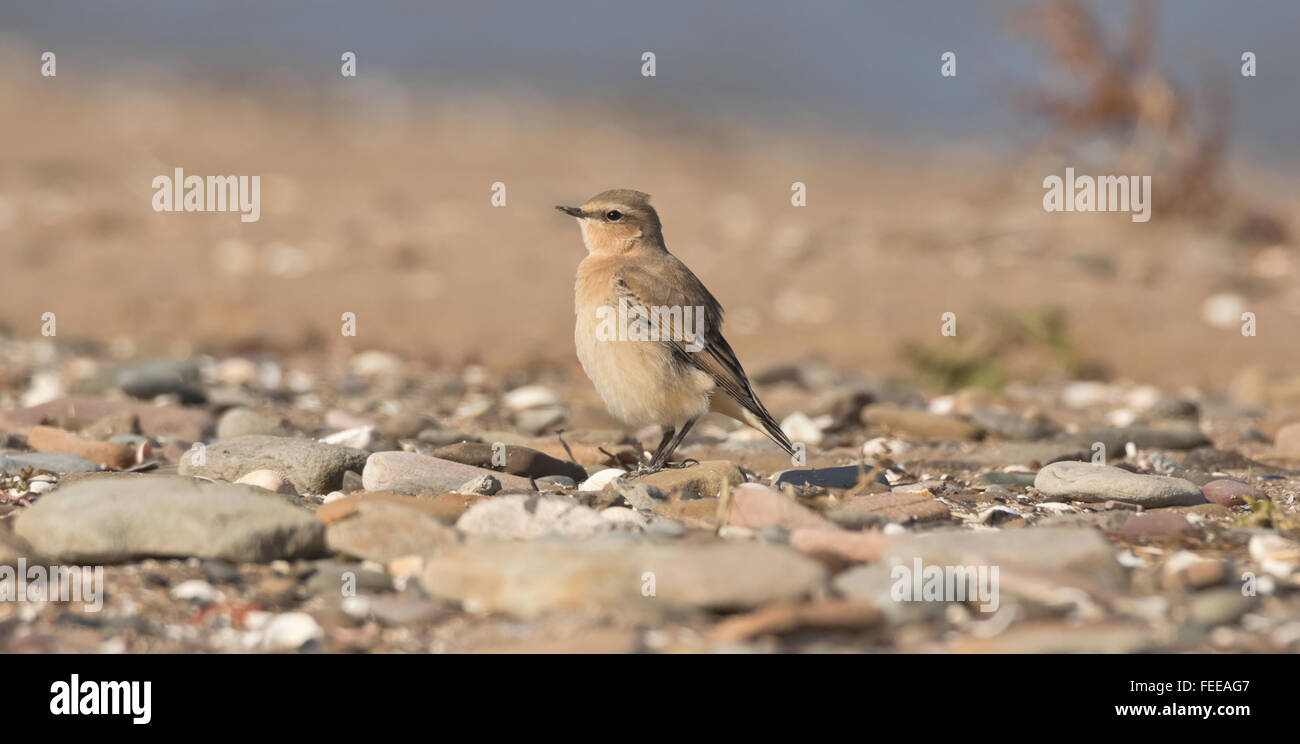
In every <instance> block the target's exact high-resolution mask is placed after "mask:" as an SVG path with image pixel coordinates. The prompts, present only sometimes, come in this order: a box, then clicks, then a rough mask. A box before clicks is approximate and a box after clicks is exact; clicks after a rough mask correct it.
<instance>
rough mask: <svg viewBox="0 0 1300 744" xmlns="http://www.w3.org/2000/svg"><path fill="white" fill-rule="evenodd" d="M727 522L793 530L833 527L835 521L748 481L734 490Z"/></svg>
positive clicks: (737, 524) (749, 526)
mask: <svg viewBox="0 0 1300 744" xmlns="http://www.w3.org/2000/svg"><path fill="white" fill-rule="evenodd" d="M727 524H728V525H731V526H733V527H747V528H750V529H762V528H764V527H781V528H783V529H787V530H793V529H797V528H800V527H811V528H816V529H820V530H834V529H836V526H835V524H834V523H832V522H830V521H829V520H827V519H826V518H825V517H822V516H821V515H819V514H817V513H816V512H814V511H813V510H811V509H809V508H808V507H806V506H803V505H801V504H800V503H799V502H797V501H795V500H794V499H792V498H790V497H789V496H786V495H785V494H783V493H781V492H780V491H774V490H772V489H771V488H768V487H767V486H763V485H760V484H758V483H745V484H743V485H739V486H736V487H735V488H733V489H731V508H730V511H729V512H728V514H727Z"/></svg>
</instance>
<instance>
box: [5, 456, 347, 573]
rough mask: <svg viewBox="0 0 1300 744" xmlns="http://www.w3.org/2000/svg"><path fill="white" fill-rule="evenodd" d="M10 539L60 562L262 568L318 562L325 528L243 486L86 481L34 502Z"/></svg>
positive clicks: (142, 479)
mask: <svg viewBox="0 0 1300 744" xmlns="http://www.w3.org/2000/svg"><path fill="white" fill-rule="evenodd" d="M14 533H15V534H17V535H19V536H20V537H22V538H24V539H25V540H27V541H28V542H30V543H31V544H32V546H33V547H35V548H36V549H37V550H38V551H40V552H41V553H43V554H46V555H50V556H52V557H57V558H59V559H60V560H65V561H72V562H89V563H117V562H121V561H126V560H132V559H136V558H139V557H143V556H159V557H173V556H196V557H199V558H220V559H224V560H229V561H234V562H253V563H264V562H268V561H272V560H276V559H281V558H299V557H311V556H315V555H319V554H321V553H322V552H324V550H325V525H323V524H321V523H320V521H318V520H317V519H316V518H315V517H314V516H312V514H311V512H309V511H307V510H305V509H300V508H298V507H295V506H292V505H290V504H287V503H285V501H284V500H283V498H282V497H280V496H276V495H272V494H269V493H266V492H265V491H264V490H262V489H254V488H252V487H250V486H242V485H231V484H221V483H208V482H204V481H197V480H194V479H191V478H183V477H178V476H167V475H138V476H135V477H132V478H94V479H86V480H82V481H78V482H76V483H72V484H68V485H64V486H62V487H60V488H58V489H57V490H54V491H51V492H49V493H47V494H44V495H42V496H41V498H40V500H39V501H37V502H36V503H35V504H33V505H32V506H31V507H30V508H28V509H25V510H23V511H22V512H21V513H20V514H19V515H18V517H17V519H15V520H14Z"/></svg>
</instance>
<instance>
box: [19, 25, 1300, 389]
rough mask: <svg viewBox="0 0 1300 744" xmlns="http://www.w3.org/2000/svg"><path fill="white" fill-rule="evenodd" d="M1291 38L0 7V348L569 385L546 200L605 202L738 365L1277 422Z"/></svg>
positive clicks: (1292, 251) (1137, 29) (564, 306)
mask: <svg viewBox="0 0 1300 744" xmlns="http://www.w3.org/2000/svg"><path fill="white" fill-rule="evenodd" d="M465 5H468V4H465ZM1297 28H1300V4H1296V3H1293V2H1283V1H1280V0H1279V1H1278V2H1245V3H1234V4H1228V3H1223V2H1219V1H1217V0H1185V1H1183V2H1177V3H1174V2H1167V3H1163V4H1158V5H1157V4H1149V3H1130V2H1118V1H1116V2H1092V3H1076V2H1028V1H1018V0H1006V1H999V2H992V1H990V2H966V1H958V0H952V1H948V2H942V1H932V2H924V3H897V2H818V3H809V4H797V3H788V2H767V1H756V2H743V3H742V2H714V3H696V2H685V1H678V0H668V1H666V2H657V3H610V2H568V1H566V2H548V3H530V2H522V1H520V2H501V1H489V2H479V3H474V4H473V7H464V6H462V4H453V3H429V4H425V3H416V2H396V1H384V0H377V1H375V2H365V3H356V2H342V1H336V0H312V1H311V2H277V3H258V2H230V3H220V4H218V3H204V4H198V3H194V4H189V3H179V4H178V3H171V2H161V1H155V0H143V1H141V0H135V1H132V2H127V1H121V2H109V1H103V0H101V1H97V2H80V3H79V2H58V1H51V2H40V3H13V2H8V3H4V4H3V7H0V109H3V111H4V112H5V115H4V117H3V119H2V120H0V128H2V129H3V134H4V137H3V145H0V337H7V338H10V339H17V340H19V341H25V340H32V339H38V340H39V339H40V338H41V327H42V320H41V318H42V314H43V313H46V312H54V313H55V314H56V316H57V324H58V325H57V328H58V336H57V343H58V344H59V345H71V346H74V347H77V348H80V349H84V350H85V352H86V353H87V354H90V355H104V356H111V357H118V358H122V359H127V358H143V357H173V358H188V357H192V356H195V355H199V354H213V355H229V354H248V353H262V352H277V353H281V354H308V355H310V354H318V355H323V356H325V357H327V358H330V357H335V356H337V357H344V356H350V355H352V354H354V353H356V352H358V351H361V350H369V349H373V350H385V351H390V352H393V353H395V354H397V355H400V356H402V357H404V358H408V359H414V360H422V361H423V363H427V364H428V365H431V366H451V365H463V364H467V363H474V364H478V365H482V366H484V367H487V368H492V369H498V370H516V369H531V370H551V371H553V372H555V373H556V374H573V373H576V371H577V369H578V367H577V362H576V360H575V358H574V354H573V347H572V323H573V317H572V314H573V310H572V286H573V285H572V282H573V275H574V272H575V269H576V266H577V264H578V262H579V261H580V260H581V259H582V257H583V255H584V251H583V248H582V245H581V242H580V238H579V235H578V230H577V228H576V226H575V225H574V224H573V222H572V220H570V219H567V218H564V217H563V216H561V215H558V214H557V213H556V212H555V211H554V210H553V209H552V205H555V204H573V203H579V202H581V201H583V200H585V199H586V198H588V197H589V196H591V195H593V194H595V193H597V192H599V191H602V190H604V189H607V188H614V187H625V188H634V189H639V190H642V191H647V192H649V193H651V194H652V195H653V197H654V203H655V204H656V206H657V207H658V208H659V211H660V213H661V215H662V217H663V219H664V222H665V235H666V238H667V242H668V247H669V249H670V250H671V251H673V252H674V253H675V254H677V255H678V256H679V257H681V258H682V259H683V260H684V261H686V263H687V264H688V265H690V266H691V267H692V268H693V269H694V270H695V272H696V273H697V274H698V275H699V276H700V277H701V278H702V279H703V280H704V282H705V283H706V284H708V285H709V286H710V288H711V289H712V290H713V292H714V294H715V295H716V296H717V297H718V298H719V299H720V300H721V302H722V303H723V304H724V306H725V307H727V308H728V321H727V322H728V325H727V327H726V332H727V335H728V337H729V338H730V340H731V343H732V345H733V346H734V347H735V348H736V350H737V352H738V354H739V356H740V357H741V359H742V360H744V361H745V362H746V365H747V366H748V367H749V368H750V369H751V371H754V370H755V369H758V370H763V369H767V370H772V369H778V368H779V366H780V365H782V364H787V363H804V362H808V361H809V360H816V361H819V362H821V363H824V364H826V365H828V366H830V367H834V368H839V369H851V370H855V371H857V372H858V373H866V374H872V375H881V376H893V377H900V378H906V379H908V380H910V381H912V382H916V383H921V384H924V385H926V386H927V387H929V388H932V389H939V390H952V389H959V388H964V387H970V386H983V387H991V388H998V387H1001V386H1005V385H1007V384H1008V383H1010V382H1013V381H1028V382H1033V381H1038V380H1063V379H1099V380H1117V379H1120V380H1136V381H1141V382H1144V383H1151V384H1156V385H1159V386H1162V387H1166V388H1175V389H1176V388H1177V387H1178V386H1184V385H1201V386H1212V387H1214V388H1216V389H1229V390H1231V391H1234V392H1233V394H1234V395H1235V396H1237V397H1238V398H1240V399H1243V400H1246V401H1257V402H1268V399H1269V398H1276V397H1278V396H1282V397H1285V398H1287V399H1288V401H1289V402H1291V403H1295V402H1297V401H1300V377H1298V376H1297V374H1298V373H1300V370H1297V368H1296V359H1297V350H1296V339H1297V330H1300V285H1297V283H1296V280H1295V269H1296V263H1297V255H1296V238H1295V235H1296V234H1297V230H1298V229H1300V207H1297V205H1298V204H1300V200H1297V192H1300V185H1298V182H1297V180H1296V175H1297V173H1298V172H1300V147H1297V146H1296V145H1297V124H1298V123H1300V116H1298V114H1300V96H1298V95H1297V90H1296V86H1297V81H1298V80H1300V76H1297V75H1296V74H1295V71H1296V70H1297V69H1300V45H1297V44H1296V43H1295V39H1296V29H1297ZM45 51H52V52H54V53H55V54H56V55H57V73H58V74H57V77H42V76H41V74H40V56H41V54H42V52H45ZM348 51H350V52H355V54H356V55H357V70H358V74H357V76H356V77H355V78H350V77H343V76H342V75H340V67H341V65H342V62H341V60H340V55H341V54H342V53H343V52H348ZM647 51H649V52H653V53H654V54H655V55H656V75H655V76H654V77H643V76H642V74H641V70H642V54H643V53H644V52H647ZM949 51H951V52H953V53H955V54H956V56H957V75H956V77H952V78H946V77H942V76H941V75H940V64H941V60H940V56H941V55H942V54H943V53H944V52H949ZM1245 51H1251V52H1254V53H1255V55H1257V59H1258V75H1257V76H1256V77H1243V76H1242V75H1241V72H1240V70H1241V66H1242V61H1241V55H1242V53H1243V52H1245ZM1067 166H1068V167H1073V168H1075V169H1076V171H1077V172H1078V173H1086V174H1091V175H1109V174H1137V175H1146V174H1150V175H1152V176H1153V181H1154V185H1153V191H1154V199H1155V204H1154V208H1153V212H1152V214H1153V216H1152V219H1151V221H1150V222H1148V223H1134V222H1131V221H1130V218H1129V215H1128V214H1127V213H1110V214H1106V213H1097V214H1082V213H1067V214H1062V213H1053V214H1049V213H1046V212H1044V210H1043V208H1042V197H1043V186H1042V181H1043V179H1044V177H1045V176H1048V175H1052V174H1055V175H1058V176H1063V175H1064V170H1065V168H1066V167H1067ZM174 168H184V169H185V171H186V173H187V174H198V175H205V176H206V175H226V174H235V175H260V176H261V177H262V194H261V204H262V216H261V219H260V221H258V222H255V223H243V222H241V221H240V220H239V216H238V214H234V213H205V214H197V213H196V214H185V213H170V214H169V213H156V212H154V211H153V209H152V207H151V199H152V197H153V188H152V186H151V182H152V180H153V178H154V177H155V176H158V175H170V174H171V173H172V171H173V169H174ZM498 181H499V182H503V183H504V184H505V185H506V189H507V205H506V206H504V207H494V206H492V203H491V197H492V190H491V185H492V184H493V183H494V182H498ZM796 181H797V182H802V183H804V184H806V185H807V195H808V196H807V206H806V207H794V206H792V205H791V201H790V197H791V184H792V183H794V182H796ZM1245 311H1249V312H1254V313H1255V314H1256V316H1257V318H1258V336H1256V337H1243V336H1242V334H1241V332H1240V327H1241V313H1242V312H1245ZM345 312H352V313H356V316H357V336H356V337H355V338H345V337H343V336H341V334H340V332H339V329H340V326H341V320H340V318H341V315H342V314H343V313H345ZM947 312H953V313H956V316H957V319H958V336H957V337H956V338H945V337H943V336H941V335H940V327H941V323H942V320H941V318H942V316H943V314H944V313H947ZM15 374H16V373H15ZM10 383H11V384H13V385H15V386H17V387H22V386H24V385H25V383H19V382H15V381H10ZM29 402H30V401H29Z"/></svg>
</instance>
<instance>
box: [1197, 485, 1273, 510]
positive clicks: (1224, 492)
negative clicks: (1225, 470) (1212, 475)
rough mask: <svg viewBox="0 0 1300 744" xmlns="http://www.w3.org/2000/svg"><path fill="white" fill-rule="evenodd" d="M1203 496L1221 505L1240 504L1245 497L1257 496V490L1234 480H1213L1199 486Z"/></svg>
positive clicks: (1243, 502)
mask: <svg viewBox="0 0 1300 744" xmlns="http://www.w3.org/2000/svg"><path fill="white" fill-rule="evenodd" d="M1201 492H1202V493H1204V494H1205V498H1207V499H1209V500H1210V501H1213V502H1214V503H1216V504H1222V505H1223V506H1242V505H1244V504H1245V503H1246V497H1250V498H1252V499H1256V498H1259V492H1258V491H1256V490H1255V489H1254V488H1253V487H1251V486H1249V485H1247V484H1245V483H1242V482H1241V481H1235V480H1227V479H1220V480H1213V481H1210V482H1209V483H1206V484H1205V485H1203V486H1201Z"/></svg>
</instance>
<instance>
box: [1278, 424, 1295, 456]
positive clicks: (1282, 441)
mask: <svg viewBox="0 0 1300 744" xmlns="http://www.w3.org/2000/svg"><path fill="white" fill-rule="evenodd" d="M1273 453H1274V454H1276V455H1278V456H1279V457H1300V421H1297V422H1295V423H1293V424H1287V425H1286V426H1283V427H1282V428H1280V429H1278V430H1277V435H1276V436H1274V437H1273Z"/></svg>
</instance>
